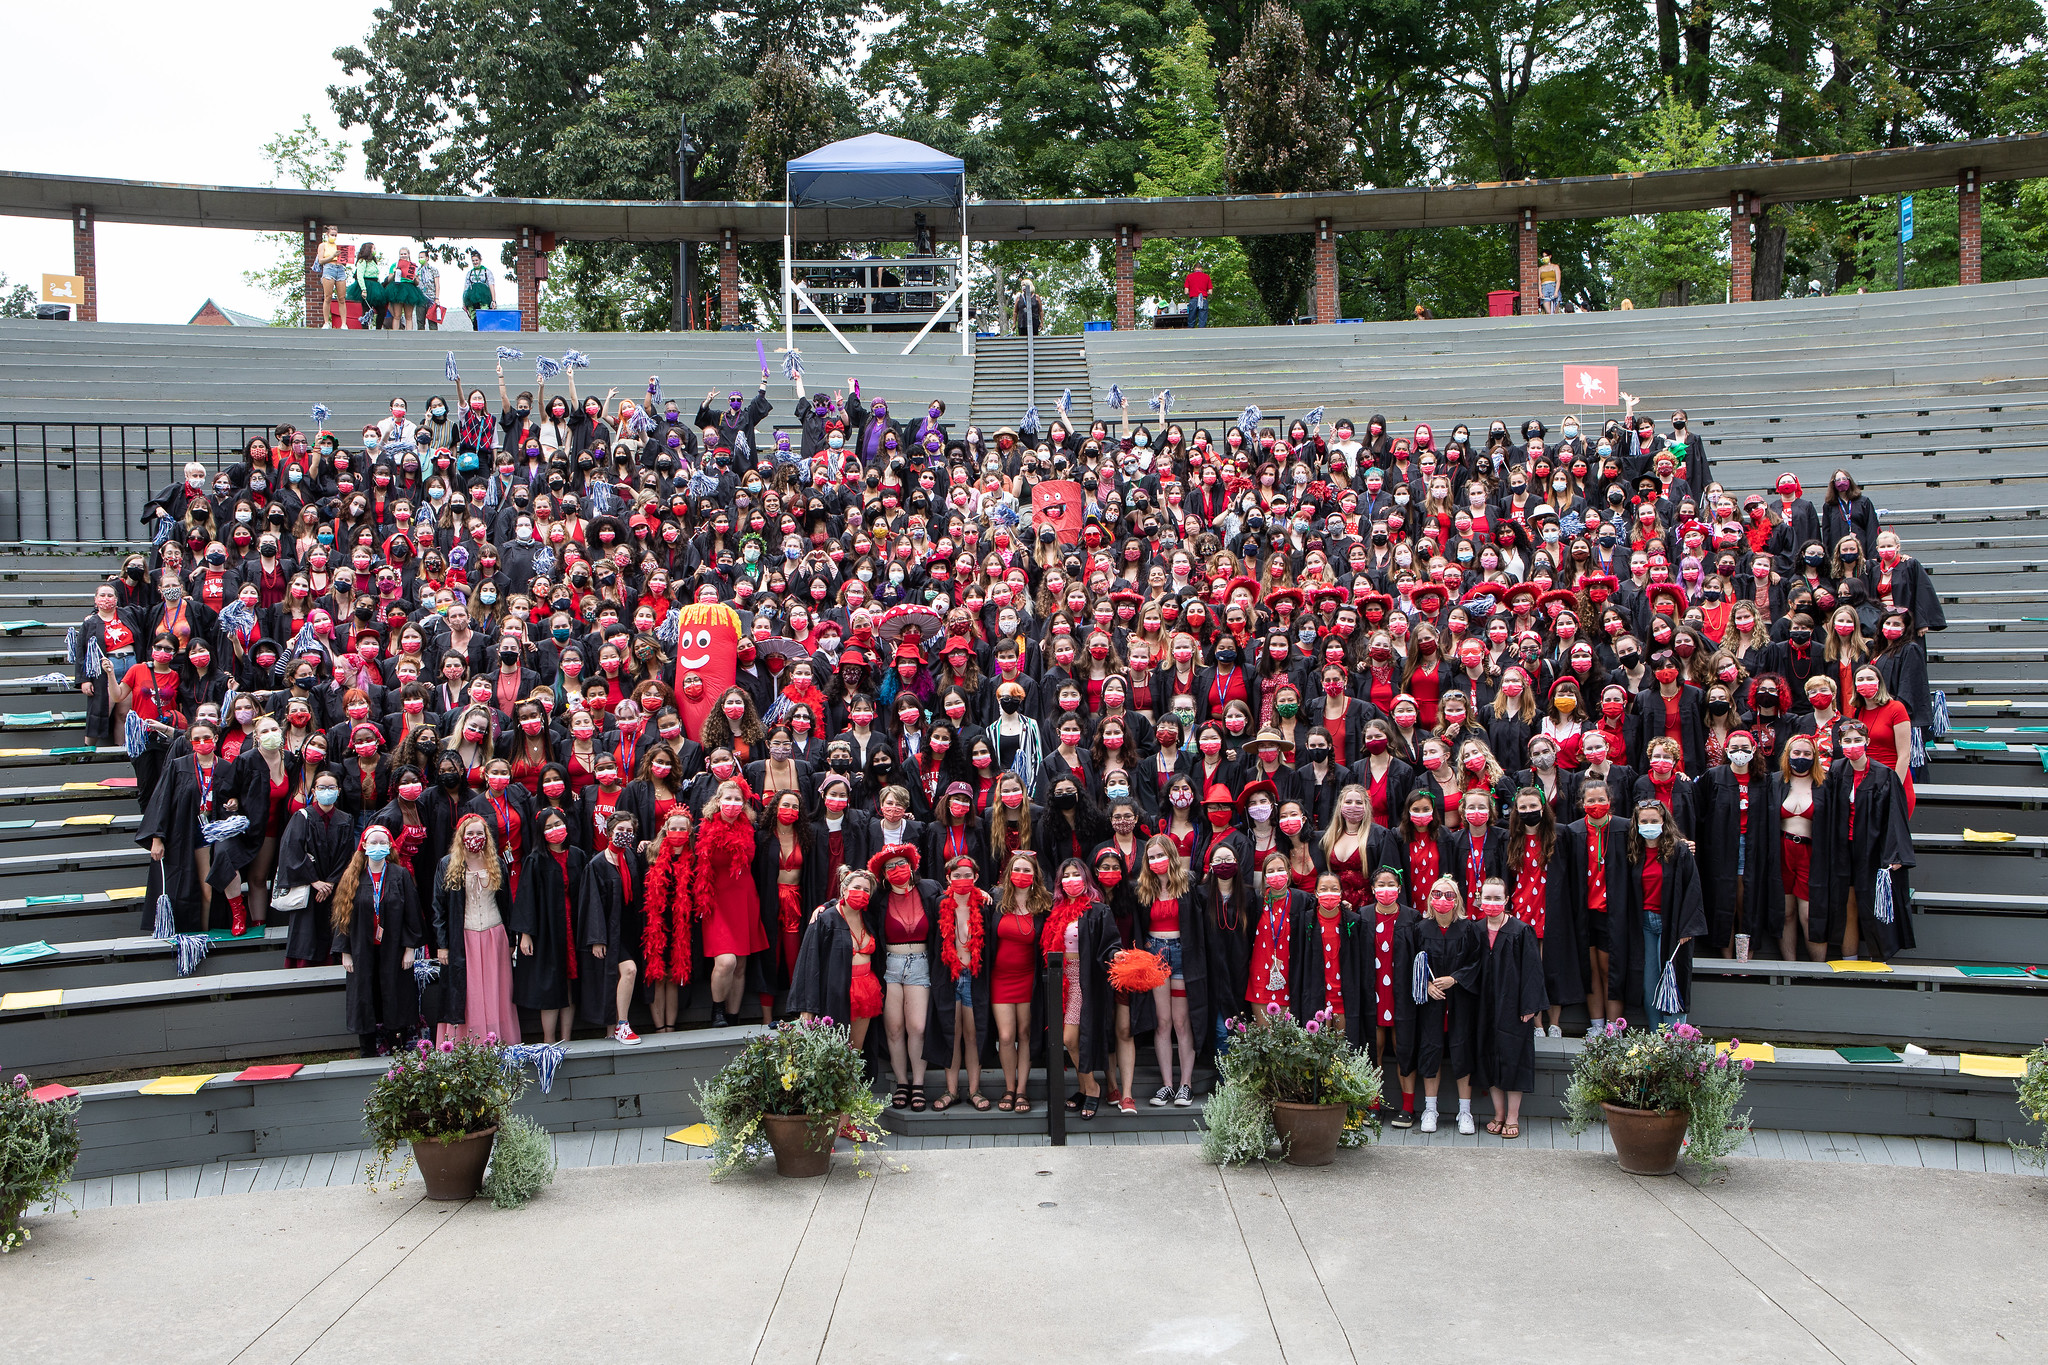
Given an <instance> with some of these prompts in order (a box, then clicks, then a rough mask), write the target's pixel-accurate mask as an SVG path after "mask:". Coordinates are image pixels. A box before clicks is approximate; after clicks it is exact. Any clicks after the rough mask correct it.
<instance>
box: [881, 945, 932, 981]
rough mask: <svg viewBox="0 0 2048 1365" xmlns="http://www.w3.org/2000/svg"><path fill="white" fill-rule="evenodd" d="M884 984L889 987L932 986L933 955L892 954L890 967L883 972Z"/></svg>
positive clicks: (890, 955)
mask: <svg viewBox="0 0 2048 1365" xmlns="http://www.w3.org/2000/svg"><path fill="white" fill-rule="evenodd" d="M882 982H883V984H884V985H889V986H923V987H924V988H925V989H926V990H930V989H931V985H932V955H931V954H930V953H891V954H889V962H888V965H887V966H886V967H885V968H884V969H883V971H882Z"/></svg>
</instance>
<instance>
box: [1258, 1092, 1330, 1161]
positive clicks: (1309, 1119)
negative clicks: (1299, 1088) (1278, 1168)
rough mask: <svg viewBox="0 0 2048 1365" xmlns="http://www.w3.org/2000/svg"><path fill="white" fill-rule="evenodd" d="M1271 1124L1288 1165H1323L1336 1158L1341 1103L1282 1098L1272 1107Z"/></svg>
mask: <svg viewBox="0 0 2048 1365" xmlns="http://www.w3.org/2000/svg"><path fill="white" fill-rule="evenodd" d="M1273 1127H1275V1128H1276V1129H1278V1130H1279V1132H1280V1145H1281V1146H1282V1147H1284V1148H1285V1149H1286V1151H1287V1164H1288V1165H1290V1166H1327V1165H1329V1164H1330V1163H1331V1162H1333V1161H1335V1160H1336V1159H1337V1139H1338V1138H1340V1137H1342V1136H1343V1134H1344V1106H1343V1105H1341V1104H1289V1103H1288V1102H1286V1101H1284V1100H1282V1101H1279V1102H1277V1103H1275V1104H1274V1106H1273Z"/></svg>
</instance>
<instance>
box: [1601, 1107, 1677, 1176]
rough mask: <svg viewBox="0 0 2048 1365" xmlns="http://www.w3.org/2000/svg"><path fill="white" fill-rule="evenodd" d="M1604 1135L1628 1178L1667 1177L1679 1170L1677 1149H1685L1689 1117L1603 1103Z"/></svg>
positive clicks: (1669, 1110)
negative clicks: (1611, 1144) (1605, 1128)
mask: <svg viewBox="0 0 2048 1365" xmlns="http://www.w3.org/2000/svg"><path fill="white" fill-rule="evenodd" d="M1600 1108H1601V1110H1602V1111H1603V1112H1605V1113H1606V1115H1607V1135H1608V1136H1609V1137H1611V1138H1613V1139H1614V1155H1615V1157H1616V1159H1617V1160H1618V1161H1620V1163H1621V1169H1623V1170H1624V1171H1627V1172H1628V1173H1629V1174H1630V1175H1670V1174H1671V1173H1672V1172H1673V1171H1675V1170H1677V1169H1678V1149H1679V1148H1681V1147H1683V1146H1684V1145H1685V1129H1686V1125H1687V1124H1688V1123H1690V1122H1691V1121H1692V1115H1691V1114H1690V1113H1688V1112H1687V1111H1685V1110H1683V1109H1624V1108H1622V1107H1621V1106H1620V1105H1618V1104H1607V1103H1604V1102H1603V1103H1602V1104H1601V1106H1600Z"/></svg>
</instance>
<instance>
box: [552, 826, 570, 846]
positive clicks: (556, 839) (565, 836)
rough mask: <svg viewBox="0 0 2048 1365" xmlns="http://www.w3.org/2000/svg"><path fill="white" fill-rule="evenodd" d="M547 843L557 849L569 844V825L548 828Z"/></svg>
mask: <svg viewBox="0 0 2048 1365" xmlns="http://www.w3.org/2000/svg"><path fill="white" fill-rule="evenodd" d="M547 841H548V842H549V843H551V844H553V845H554V846H555V847H557V848H560V847H561V846H562V845H563V844H566V843H568V842H569V827H568V826H567V825H550V826H548V833H547Z"/></svg>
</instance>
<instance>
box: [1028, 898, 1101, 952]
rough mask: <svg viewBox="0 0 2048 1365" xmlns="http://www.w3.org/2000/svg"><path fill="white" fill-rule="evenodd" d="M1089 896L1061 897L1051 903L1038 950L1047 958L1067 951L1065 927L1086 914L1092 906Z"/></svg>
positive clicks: (1092, 902)
mask: <svg viewBox="0 0 2048 1365" xmlns="http://www.w3.org/2000/svg"><path fill="white" fill-rule="evenodd" d="M1094 903H1095V902H1094V898H1093V897H1091V896H1061V897H1060V898H1059V899H1058V900H1056V901H1054V902H1053V903H1052V913H1051V914H1050V915H1047V916H1046V917H1045V932H1044V933H1043V934H1042V935H1040V936H1039V940H1038V946H1039V949H1040V950H1041V951H1042V952H1043V953H1044V954H1045V955H1046V956H1047V957H1051V956H1052V955H1053V954H1054V953H1064V952H1065V951H1066V950H1067V926H1068V925H1069V924H1072V923H1073V922H1074V921H1075V920H1077V919H1079V918H1081V916H1083V915H1085V914H1087V913H1088V907H1089V906H1090V905H1092V904H1094Z"/></svg>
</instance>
